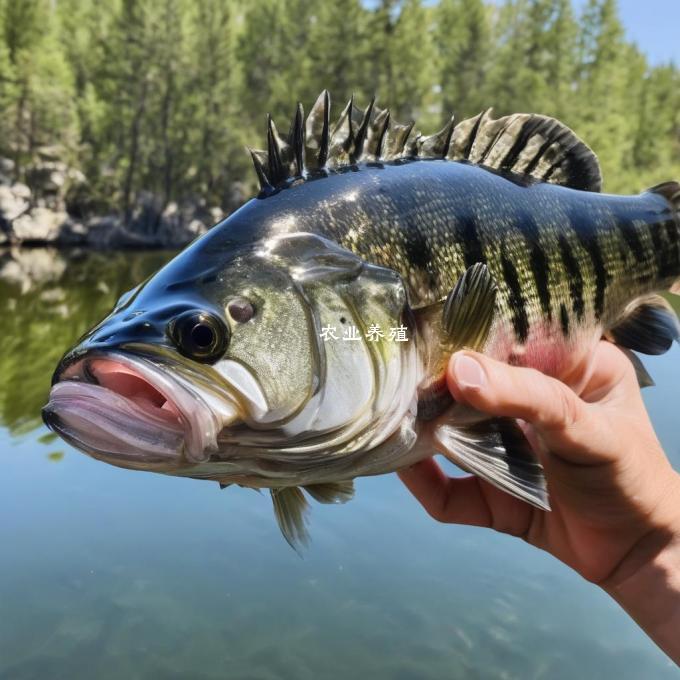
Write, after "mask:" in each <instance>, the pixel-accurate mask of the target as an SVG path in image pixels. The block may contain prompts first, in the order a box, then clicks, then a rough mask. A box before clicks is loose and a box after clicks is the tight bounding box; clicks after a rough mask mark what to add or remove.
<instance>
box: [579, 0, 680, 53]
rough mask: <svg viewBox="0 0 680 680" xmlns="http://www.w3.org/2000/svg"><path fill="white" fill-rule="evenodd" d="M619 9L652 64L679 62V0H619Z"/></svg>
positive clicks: (582, 0) (632, 34) (628, 32)
mask: <svg viewBox="0 0 680 680" xmlns="http://www.w3.org/2000/svg"><path fill="white" fill-rule="evenodd" d="M574 4H575V5H576V6H577V7H580V6H582V5H584V4H585V0H575V3H574ZM619 12H620V15H621V20H622V21H623V25H624V26H625V27H626V34H627V36H628V38H629V39H630V40H633V41H634V42H636V43H637V45H638V47H639V48H640V49H641V50H642V51H643V52H644V53H645V54H646V55H647V56H648V57H649V60H650V61H651V62H652V63H653V64H659V63H664V62H668V61H670V60H671V59H672V60H674V61H675V63H676V64H680V0H619Z"/></svg>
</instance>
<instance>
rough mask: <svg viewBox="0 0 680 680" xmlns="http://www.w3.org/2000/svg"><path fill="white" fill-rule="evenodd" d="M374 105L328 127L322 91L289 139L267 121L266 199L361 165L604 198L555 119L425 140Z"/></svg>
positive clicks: (494, 124)
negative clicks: (487, 172) (506, 178)
mask: <svg viewBox="0 0 680 680" xmlns="http://www.w3.org/2000/svg"><path fill="white" fill-rule="evenodd" d="M374 102H375V99H373V100H371V102H370V103H369V104H368V106H367V107H366V108H365V109H363V110H362V109H360V108H358V107H357V106H356V105H355V104H354V98H353V97H352V98H351V99H350V101H349V102H348V103H347V105H346V106H345V108H344V109H343V110H342V112H341V114H340V118H339V119H338V120H337V122H336V123H335V124H331V122H330V106H331V100H330V95H329V94H328V92H327V91H326V90H324V91H323V92H322V93H321V94H320V95H319V97H318V99H317V100H316V102H315V104H314V105H313V106H312V108H311V110H310V113H309V115H308V116H307V118H306V120H304V114H303V110H302V106H301V105H300V104H298V105H297V107H296V109H295V114H294V116H293V122H292V124H291V126H290V132H289V134H288V136H287V137H286V138H283V137H281V136H280V135H279V133H278V131H277V129H276V126H275V125H274V123H273V121H272V120H271V118H268V119H267V120H268V122H267V150H266V151H258V150H253V149H251V150H250V153H251V156H252V159H253V164H254V165H255V170H256V172H257V176H258V179H259V181H260V187H261V189H262V191H263V192H264V193H265V194H266V193H268V192H271V191H272V190H275V189H277V188H278V187H280V186H282V185H285V184H286V183H287V182H288V181H290V180H294V179H295V180H301V179H304V178H305V177H306V176H307V174H308V173H318V172H320V171H321V172H323V171H326V170H333V169H336V168H342V167H345V166H349V165H354V164H356V163H360V162H362V161H366V162H386V161H399V160H403V159H417V158H423V159H442V160H443V159H447V160H453V161H468V162H470V163H474V164H477V165H482V166H484V167H487V168H491V169H493V170H497V171H499V172H507V173H514V174H515V175H522V176H526V177H530V178H532V179H534V180H537V181H544V182H551V183H552V184H560V185H562V186H568V187H571V188H573V189H582V190H585V191H600V187H601V185H602V177H601V173H600V166H599V163H598V161H597V157H596V156H595V154H594V153H593V152H592V151H591V150H590V148H589V147H588V146H586V144H584V143H583V142H582V141H581V140H580V139H579V138H578V137H577V136H576V135H575V134H574V133H573V132H572V131H571V130H570V129H569V128H568V127H567V126H566V125H564V124H562V123H560V122H559V121H557V120H555V119H554V118H549V117H548V116H541V115H538V114H534V113H515V114H513V115H511V116H504V117H503V118H498V119H494V118H492V117H491V109H489V110H488V111H485V112H483V113H480V114H479V115H478V116H475V117H474V118H468V119H465V120H462V121H460V122H459V123H458V124H454V120H453V118H452V119H451V120H450V121H449V122H448V123H447V124H446V125H445V126H444V127H443V128H442V129H441V130H440V131H439V132H436V133H435V134H433V135H429V136H423V135H422V134H420V132H418V131H417V130H416V129H415V128H414V124H413V123H409V124H406V125H404V124H401V123H398V122H396V121H395V120H394V119H393V118H392V116H391V115H390V112H389V110H387V109H379V108H378V107H377V106H375V103H374Z"/></svg>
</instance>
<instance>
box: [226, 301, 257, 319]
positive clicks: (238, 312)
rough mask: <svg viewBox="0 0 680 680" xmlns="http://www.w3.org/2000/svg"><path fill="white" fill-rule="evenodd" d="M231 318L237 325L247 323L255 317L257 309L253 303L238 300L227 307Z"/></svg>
mask: <svg viewBox="0 0 680 680" xmlns="http://www.w3.org/2000/svg"><path fill="white" fill-rule="evenodd" d="M227 311H228V312H229V316H230V317H231V318H232V319H233V320H234V321H236V322H237V323H245V322H246V321H250V320H251V319H252V318H253V317H254V316H255V307H253V304H252V302H250V301H248V300H244V299H243V298H237V299H236V300H232V301H231V302H230V303H229V304H228V305H227Z"/></svg>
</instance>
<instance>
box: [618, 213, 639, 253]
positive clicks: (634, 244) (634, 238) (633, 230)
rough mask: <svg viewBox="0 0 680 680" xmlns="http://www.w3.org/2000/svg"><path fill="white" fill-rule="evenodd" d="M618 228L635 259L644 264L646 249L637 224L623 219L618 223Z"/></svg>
mask: <svg viewBox="0 0 680 680" xmlns="http://www.w3.org/2000/svg"><path fill="white" fill-rule="evenodd" d="M618 227H619V231H620V232H621V235H622V236H623V239H624V240H625V242H626V243H627V244H628V247H629V248H630V250H631V252H632V253H633V255H634V256H635V259H636V260H637V261H638V262H639V263H642V262H644V260H645V247H644V245H643V244H642V241H641V240H640V234H639V233H638V229H637V227H636V226H635V224H634V223H633V222H631V221H630V220H628V219H625V218H622V219H620V220H619V222H618Z"/></svg>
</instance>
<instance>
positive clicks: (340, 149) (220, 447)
mask: <svg viewBox="0 0 680 680" xmlns="http://www.w3.org/2000/svg"><path fill="white" fill-rule="evenodd" d="M250 153H251V155H252V159H253V162H254V166H255V170H256V172H257V176H258V179H259V183H260V192H259V195H257V196H256V197H255V198H253V199H252V200H250V201H249V202H248V203H246V204H245V205H244V206H243V207H241V208H240V209H239V210H237V211H236V212H234V213H233V214H232V215H231V216H230V217H228V218H227V219H225V220H224V221H223V222H221V223H219V224H218V225H216V226H215V227H213V228H212V229H211V230H210V231H208V232H207V233H206V234H205V235H203V236H202V237H200V238H199V239H197V240H196V241H194V242H193V243H192V244H190V245H189V246H188V247H187V248H186V249H185V250H184V251H183V252H181V253H180V254H179V255H178V256H176V257H175V258H174V259H173V260H171V261H170V262H169V263H168V264H167V265H165V266H164V267H163V268H162V269H161V270H160V271H158V272H157V273H156V274H155V275H154V276H152V277H151V278H149V279H148V280H147V281H145V282H144V283H142V284H140V285H139V286H137V287H136V288H134V289H133V290H131V291H129V292H128V293H126V294H124V295H123V296H122V297H121V298H120V300H119V301H118V303H117V305H116V307H115V308H114V309H113V311H112V312H111V313H110V314H109V316H107V317H106V318H105V319H104V320H103V321H101V322H100V323H98V324H97V325H96V326H95V327H94V328H93V329H92V330H91V331H89V332H88V333H87V334H86V335H85V336H84V337H83V338H81V340H80V341H79V343H78V344H77V346H76V347H75V348H73V349H72V350H70V351H69V352H68V353H66V355H65V356H64V357H63V359H62V360H61V362H60V363H59V365H58V367H57V369H56V371H55V374H54V379H53V386H52V389H51V393H50V397H49V403H48V404H47V405H46V406H45V407H44V410H43V416H44V420H45V423H46V424H47V426H48V427H49V428H51V429H52V430H53V431H55V432H56V433H58V434H59V435H60V436H61V437H63V438H64V439H65V440H66V441H67V442H69V443H70V444H72V445H74V446H75V447H76V448H78V449H80V450H82V451H84V452H85V453H87V454H89V455H91V456H93V457H94V458H97V459H100V460H103V461H106V462H108V463H111V464H113V465H117V466H120V467H124V468H129V469H134V470H148V471H153V472H159V473H164V474H170V475H178V476H184V477H192V478H198V479H210V480H213V481H217V482H219V483H220V485H222V486H225V485H229V484H238V485H241V486H245V487H252V488H256V489H260V488H266V489H270V492H271V497H272V499H273V505H274V509H275V513H276V517H277V520H278V523H279V526H280V527H281V530H282V532H283V534H284V536H285V538H286V539H287V540H288V542H289V543H290V544H291V545H293V546H294V547H295V546H298V545H300V544H304V543H305V542H306V541H307V539H308V533H307V510H308V503H307V500H306V496H305V493H303V490H304V492H306V494H308V495H309V496H310V497H312V498H314V499H316V500H317V501H320V502H322V503H329V502H344V501H347V500H348V499H350V498H351V497H352V494H353V479H354V478H356V477H359V476H363V475H377V474H383V473H387V472H391V471H395V470H398V469H400V468H403V467H405V466H409V465H411V464H413V463H415V462H417V461H419V460H422V459H423V458H425V457H428V456H431V455H432V454H433V453H434V452H440V453H442V454H444V455H445V456H447V457H449V458H450V459H451V460H452V461H454V462H455V463H457V464H458V465H459V466H460V467H461V468H463V469H464V470H466V471H468V472H471V473H473V474H475V475H478V476H479V477H480V478H482V479H484V480H486V481H487V482H489V483H491V484H494V485H496V486H497V487H499V488H501V489H503V490H504V491H506V492H508V493H510V494H512V495H514V496H516V497H518V498H521V499H523V500H525V501H526V502H528V503H531V504H533V505H535V506H537V507H539V508H542V509H544V510H546V511H548V510H549V497H548V491H547V487H546V482H545V478H544V475H543V470H542V468H541V465H540V464H539V462H538V461H537V459H536V457H535V456H534V454H533V453H532V451H531V448H530V447H529V445H528V443H527V441H526V439H525V438H524V435H523V433H522V431H521V429H520V427H519V426H518V424H517V423H516V421H514V420H512V419H506V418H489V417H488V416H486V415H484V414H481V413H477V412H474V411H472V410H471V409H469V408H465V407H464V406H463V405H461V404H457V403H455V402H454V401H453V399H452V397H451V396H450V394H449V392H448V391H447V390H446V387H445V379H444V375H445V370H446V364H447V361H448V358H449V357H450V356H451V354H452V353H453V352H455V351H457V350H459V349H461V348H471V349H474V350H477V351H481V352H485V353H486V354H488V355H490V356H492V357H494V358H496V359H500V360H502V361H506V362H509V363H510V364H514V365H520V366H529V367H533V368H536V369H538V370H541V371H543V372H544V373H546V374H549V375H552V376H555V377H557V378H559V379H562V380H564V381H565V382H567V383H568V382H569V380H570V379H571V377H572V376H573V375H575V374H576V372H578V367H579V366H582V365H584V363H587V362H588V360H589V357H590V356H591V355H592V353H593V350H594V347H595V345H596V343H597V342H598V341H599V340H600V339H601V338H602V337H605V338H606V339H608V340H610V341H612V342H615V343H617V344H618V345H619V346H621V347H622V348H624V349H626V350H636V351H639V352H643V353H648V354H659V353H662V352H664V351H666V350H667V349H669V347H670V346H671V344H672V342H673V340H677V339H678V337H679V327H678V320H677V318H676V316H675V314H674V313H673V311H672V309H671V308H670V306H669V305H668V303H667V302H666V301H665V299H664V298H663V297H661V296H659V295H657V294H655V293H656V292H657V291H672V290H674V289H675V288H676V287H677V286H678V280H679V279H680V184H678V183H677V182H667V183H664V184H661V185H659V186H656V187H654V188H652V189H649V190H647V191H645V192H643V193H642V194H640V195H636V196H613V195H607V194H603V193H600V188H601V173H600V168H599V165H598V161H597V158H596V156H595V155H594V153H593V152H592V151H591V150H590V148H589V147H588V146H586V144H585V143H584V142H582V141H581V140H580V139H579V138H578V137H577V136H576V135H575V134H574V133H573V132H572V131H571V130H570V129H569V128H568V127H566V126H565V125H563V124H561V123H560V122H558V121H556V120H554V119H552V118H548V117H545V116H542V115H536V114H524V113H522V114H515V115H510V116H506V117H502V118H499V119H494V118H493V117H492V115H491V113H490V112H489V111H487V112H484V113H482V114H479V115H478V116H476V117H474V118H471V119H467V120H463V121H461V122H459V123H457V124H455V123H454V121H453V119H452V120H451V121H450V122H449V124H447V125H446V126H445V127H444V128H443V129H442V130H441V131H439V132H437V133H436V134H433V135H430V136H423V135H421V134H420V133H418V132H417V131H416V130H415V128H414V126H413V124H411V125H401V124H398V123H396V122H394V121H393V120H392V119H391V117H390V113H389V111H388V110H379V109H378V108H377V107H376V106H375V103H374V101H371V103H370V104H369V105H368V107H367V108H366V109H365V110H360V109H359V108H357V107H356V106H355V105H354V101H353V100H350V102H349V103H348V104H347V106H346V107H345V108H344V110H343V111H342V113H341V115H340V117H339V119H338V120H337V122H336V123H335V124H331V122H330V98H329V95H328V93H327V92H323V93H322V94H321V95H320V96H319V98H318V99H317V101H316V103H315V104H314V106H313V107H312V109H311V111H310V113H309V115H308V116H307V117H306V118H305V116H304V113H303V109H302V106H301V105H299V104H298V106H297V108H296V111H295V115H294V118H293V121H292V124H291V127H290V132H289V133H288V134H287V135H285V136H283V135H281V134H279V132H278V131H277V128H276V126H275V125H274V123H273V121H272V120H271V118H269V119H268V126H267V149H266V151H258V150H251V151H250ZM629 356H630V357H631V360H632V361H633V362H634V363H635V365H636V369H637V371H638V376H639V380H640V382H641V384H642V385H646V384H651V379H650V378H649V376H648V374H647V373H646V372H645V370H644V368H643V366H642V364H641V363H640V361H639V359H638V358H637V357H636V355H633V354H632V352H629Z"/></svg>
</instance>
